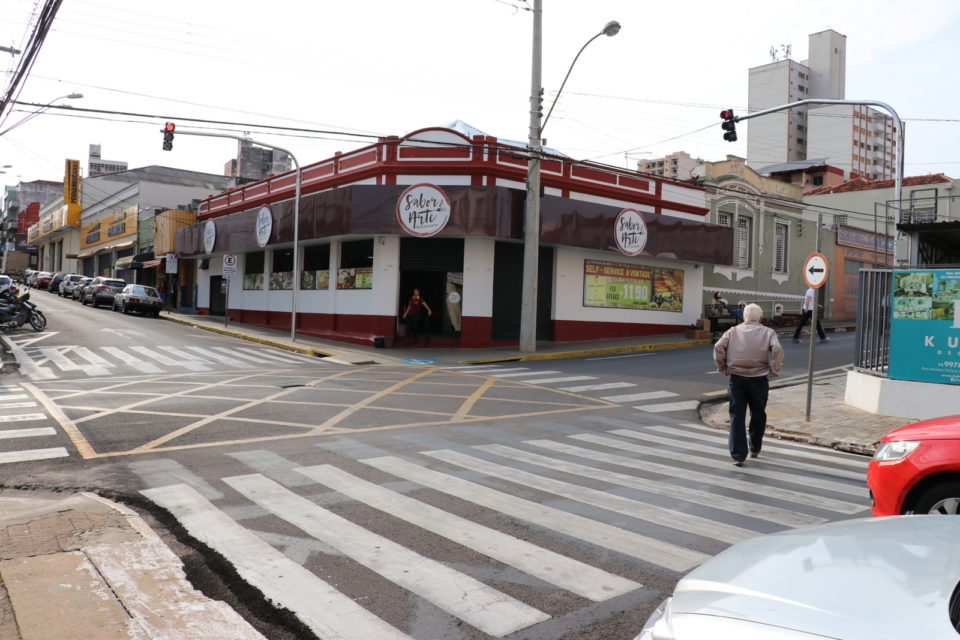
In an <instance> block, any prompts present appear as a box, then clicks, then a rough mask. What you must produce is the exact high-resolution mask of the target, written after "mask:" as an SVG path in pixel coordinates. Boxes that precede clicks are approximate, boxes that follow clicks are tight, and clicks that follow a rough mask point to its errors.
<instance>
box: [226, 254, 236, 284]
mask: <svg viewBox="0 0 960 640" xmlns="http://www.w3.org/2000/svg"><path fill="white" fill-rule="evenodd" d="M236 272H237V256H236V255H234V254H232V253H225V254H223V277H225V278H231V277H233V274H235V273H236Z"/></svg>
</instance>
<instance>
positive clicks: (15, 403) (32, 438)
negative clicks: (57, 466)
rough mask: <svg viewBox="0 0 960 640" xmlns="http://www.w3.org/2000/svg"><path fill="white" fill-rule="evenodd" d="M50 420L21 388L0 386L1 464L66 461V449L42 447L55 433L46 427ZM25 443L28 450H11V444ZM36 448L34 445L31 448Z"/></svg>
mask: <svg viewBox="0 0 960 640" xmlns="http://www.w3.org/2000/svg"><path fill="white" fill-rule="evenodd" d="M49 423H50V418H49V416H48V415H47V413H46V411H45V410H44V407H42V406H41V405H40V403H39V402H37V400H36V397H35V396H34V395H33V394H32V393H30V392H29V391H28V390H27V389H25V388H24V387H23V386H21V385H14V384H5V385H0V464H8V463H12V462H30V461H36V460H50V459H52V458H66V457H67V456H69V455H70V454H69V453H68V452H67V449H66V448H65V447H49V446H43V445H44V444H46V443H45V442H44V441H45V440H46V441H47V442H49V439H50V437H57V436H58V431H57V429H55V428H54V427H51V426H37V425H38V424H44V425H49ZM14 442H16V443H17V444H18V445H19V444H22V443H24V442H26V443H28V444H27V446H28V447H33V448H27V449H22V450H19V451H18V450H13V449H14V447H13V446H11V445H12V443H14ZM34 445H36V446H34Z"/></svg>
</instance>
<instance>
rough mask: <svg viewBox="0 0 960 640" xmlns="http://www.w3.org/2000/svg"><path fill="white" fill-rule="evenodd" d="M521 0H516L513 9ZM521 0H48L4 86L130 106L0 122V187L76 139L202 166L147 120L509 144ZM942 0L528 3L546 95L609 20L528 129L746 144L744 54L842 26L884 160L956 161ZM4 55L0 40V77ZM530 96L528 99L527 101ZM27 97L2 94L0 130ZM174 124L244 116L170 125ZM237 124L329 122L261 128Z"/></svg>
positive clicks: (219, 144)
mask: <svg viewBox="0 0 960 640" xmlns="http://www.w3.org/2000/svg"><path fill="white" fill-rule="evenodd" d="M37 4H40V1H39V0H36V1H35V0H0V46H4V47H15V48H18V49H24V47H25V43H26V40H27V38H28V37H29V31H30V29H32V26H33V24H34V20H35V15H34V12H35V10H36V6H35V5H37ZM532 4H533V0H529V5H530V6H532ZM528 8H529V7H528V5H527V3H526V2H524V1H523V0H405V1H401V0H340V1H337V2H334V1H332V0H312V1H307V0H298V1H294V0H274V1H273V2H267V3H264V2H249V1H247V0H234V1H232V2H219V1H215V0H213V1H211V0H204V1H197V0H193V1H190V2H188V1H186V0H167V1H165V2H163V3H146V2H130V1H129V0H64V2H63V5H62V6H61V8H60V11H59V13H58V15H57V17H56V20H55V22H54V25H53V29H52V30H51V32H50V33H49V35H48V36H47V39H46V42H45V43H44V45H43V48H42V50H41V52H40V55H39V58H38V59H37V61H36V64H35V65H34V67H33V69H32V72H31V73H30V75H29V77H28V78H27V80H26V82H25V83H24V85H23V88H22V91H21V93H20V95H19V100H21V101H26V102H35V103H39V104H47V103H49V102H50V101H52V100H54V99H55V98H58V97H59V96H64V95H66V94H68V93H71V92H81V93H83V94H84V98H83V99H80V100H59V101H58V102H57V104H71V105H73V106H76V107H85V108H90V109H99V110H105V111H120V112H132V113H138V114H149V116H150V117H145V116H128V115H110V114H101V115H93V114H86V115H85V117H77V116H81V115H83V114H79V113H76V114H73V116H74V117H70V116H69V115H65V114H64V113H63V112H62V111H58V110H54V109H51V110H49V111H47V112H46V113H44V114H41V115H39V116H37V117H35V118H33V119H31V120H30V121H29V122H25V123H24V124H22V125H19V126H16V127H15V128H14V129H13V130H11V131H9V132H8V133H6V134H4V135H2V136H0V166H2V165H7V164H10V165H13V166H12V167H11V168H8V169H3V170H4V171H6V173H5V174H4V175H0V183H2V184H15V183H16V182H18V181H19V180H35V179H47V180H61V179H62V178H63V164H64V159H66V158H76V159H79V160H80V161H81V166H82V167H83V172H84V174H85V173H86V164H87V156H88V149H89V145H90V144H91V143H99V144H101V145H102V151H103V158H104V159H106V160H122V161H126V162H128V163H129V165H130V167H131V168H132V167H140V166H146V165H151V164H159V165H165V166H172V167H179V168H183V169H190V170H195V171H204V172H208V173H215V174H222V173H223V165H224V163H225V162H226V161H227V160H228V159H229V158H231V157H233V156H235V153H236V143H235V142H233V141H231V140H224V139H211V138H198V137H187V136H183V135H180V136H177V138H176V140H175V142H174V150H173V151H162V150H161V143H162V134H161V133H160V129H161V127H162V125H163V123H164V122H165V121H174V122H176V123H177V125H178V127H179V129H181V130H188V129H193V130H204V131H220V132H227V133H233V134H238V133H243V132H244V131H248V132H250V135H251V136H252V137H253V138H254V139H258V140H263V141H264V142H268V143H270V144H274V145H278V146H281V147H285V148H288V149H290V150H291V151H293V152H294V154H295V155H296V156H297V158H298V160H299V161H300V163H301V164H302V165H307V164H310V163H313V162H317V161H320V160H323V159H325V158H327V157H329V156H331V155H333V153H334V152H335V151H349V150H352V149H355V148H359V147H361V146H363V145H364V144H366V143H367V142H368V141H369V140H370V138H365V137H358V136H349V135H346V134H369V135H374V136H376V135H403V134H405V133H409V132H411V131H414V130H416V129H420V128H423V127H428V126H440V125H444V124H447V123H449V122H451V121H453V120H457V119H460V120H463V121H465V122H467V123H469V124H470V125H472V126H474V127H476V128H478V129H481V130H483V131H484V132H486V133H488V134H490V135H494V136H497V137H500V138H505V139H513V140H526V138H527V135H528V100H529V93H530V66H531V64H530V63H531V33H532V14H531V12H530V11H529V10H528ZM958 14H960V2H955V1H952V0H913V1H912V2H909V3H908V2H902V1H892V0H874V1H871V2H860V1H851V2H833V1H829V2H828V1H826V0H804V1H802V2H799V1H797V2H795V1H792V0H781V1H779V2H775V3H774V2H769V1H767V0H765V1H762V2H761V1H756V2H755V1H750V0H747V1H741V2H736V3H731V2H715V1H713V2H705V1H701V0H687V1H686V2H645V1H641V0H591V1H590V2H584V1H583V0H544V16H543V27H544V54H543V59H544V60H543V85H544V88H545V90H546V103H547V106H549V103H550V101H551V100H553V98H554V96H555V95H556V91H557V89H558V88H559V87H560V83H561V82H562V80H563V76H564V74H565V73H566V71H567V69H568V67H569V65H570V63H571V61H572V60H573V57H574V56H575V55H576V53H577V51H578V50H579V49H580V47H581V46H582V45H583V44H584V43H585V42H586V41H587V40H588V39H589V38H590V37H592V36H593V35H594V34H596V33H598V32H599V31H600V29H601V28H602V27H603V25H604V24H605V23H606V22H607V21H608V20H618V21H619V22H620V23H621V24H622V25H623V30H622V31H621V32H620V34H619V35H617V36H615V37H613V38H606V37H601V38H599V39H597V40H596V41H594V42H593V43H592V44H591V45H590V46H589V47H588V48H587V49H586V50H585V51H584V53H583V55H582V56H581V58H580V60H579V62H578V63H577V65H576V67H575V68H574V70H573V72H572V74H571V76H570V79H569V81H568V83H567V86H566V88H565V89H564V94H563V96H562V97H561V98H560V100H559V102H558V104H557V107H556V110H555V111H554V114H553V116H552V117H551V119H550V122H549V124H548V126H547V127H546V130H545V131H544V136H545V137H546V138H547V141H548V144H549V146H551V147H553V148H555V149H558V150H560V151H563V152H564V153H566V154H568V155H570V156H573V157H575V158H578V159H585V158H590V159H596V160H598V161H601V162H605V163H608V164H612V165H616V166H620V167H625V166H628V165H629V166H630V167H636V161H637V160H638V159H642V158H650V157H657V156H662V155H664V154H666V153H670V152H674V151H680V150H683V151H686V152H688V153H690V154H691V155H693V156H695V157H701V158H703V159H705V160H723V159H725V156H726V154H737V155H741V156H743V155H745V154H746V142H745V140H746V135H747V134H748V129H747V127H746V126H745V124H741V125H740V127H739V131H740V141H739V142H737V143H733V144H730V143H726V142H724V141H723V139H722V131H721V129H720V125H719V121H720V120H719V111H720V110H721V109H723V108H725V107H732V108H733V109H734V110H735V111H740V112H745V111H746V105H747V78H748V75H747V70H748V69H749V68H750V67H755V66H759V65H763V64H767V63H769V62H771V57H770V49H771V47H774V48H776V49H780V48H781V46H782V45H790V46H791V47H792V54H793V55H792V57H793V59H795V60H798V61H803V60H805V59H806V58H807V36H808V35H809V34H811V33H815V32H818V31H823V30H825V29H834V30H836V31H838V32H840V33H842V34H844V35H846V36H847V70H846V97H847V98H848V99H864V100H880V101H883V102H886V103H888V104H890V105H891V106H892V107H894V108H895V109H896V110H897V112H898V113H899V114H900V116H901V118H903V119H904V120H905V121H906V123H907V126H906V174H907V175H917V174H924V173H936V172H944V173H946V174H947V175H950V176H952V177H960V109H958V108H957V105H958V104H960V100H958V95H957V94H958V92H960V88H958V84H957V83H956V82H955V79H954V73H953V71H954V68H955V66H956V61H957V60H960V55H958V54H960V38H957V35H956V34H957V33H958V32H960V29H958V27H960V25H958ZM17 61H18V58H17V57H13V56H10V55H9V54H5V53H0V72H2V73H3V77H2V85H3V87H4V89H6V86H7V85H8V83H9V82H10V77H11V72H12V71H13V70H14V69H15V68H16V64H17ZM545 109H546V107H545ZM31 110H35V109H30V108H25V107H17V108H16V110H15V111H14V112H13V113H12V114H10V115H9V117H7V118H6V120H5V121H4V122H3V124H2V126H0V130H3V129H5V128H7V127H10V126H11V125H15V124H16V123H17V122H18V121H19V120H21V119H22V118H23V117H24V116H26V115H28V113H29V112H30V111H31ZM184 118H202V119H208V120H214V121H223V122H237V123H247V124H246V125H241V126H236V125H232V124H230V125H227V124H224V125H208V127H216V128H203V129H201V128H200V127H199V126H196V125H191V124H190V123H188V122H187V121H186V120H184ZM257 125H275V126H287V127H302V128H305V129H313V130H324V131H329V132H332V133H312V134H308V133H303V134H291V135H282V136H281V135H276V134H274V133H271V132H270V131H269V130H267V129H264V128H262V126H257Z"/></svg>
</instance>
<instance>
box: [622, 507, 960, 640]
mask: <svg viewBox="0 0 960 640" xmlns="http://www.w3.org/2000/svg"><path fill="white" fill-rule="evenodd" d="M958 634H960V518H954V517H948V516H927V515H924V516H900V517H889V518H871V519H862V520H848V521H843V522H835V523H832V524H827V525H821V526H817V527H808V528H803V529H795V530H792V531H784V532H782V533H776V534H772V535H768V536H761V537H758V538H752V539H750V540H745V541H743V542H740V543H738V544H736V545H734V546H732V547H730V548H729V549H727V550H726V551H724V552H723V553H721V554H720V555H718V556H716V557H714V558H712V559H710V560H708V561H707V562H705V563H704V564H702V565H701V566H700V567H698V568H696V569H694V570H693V571H692V572H690V573H689V574H688V575H687V576H686V577H684V578H683V579H682V580H680V582H678V583H677V586H676V589H675V590H674V592H673V595H672V596H671V597H670V598H667V600H665V601H664V602H663V603H662V604H661V605H660V607H658V608H657V610H656V611H654V613H653V615H651V616H650V619H649V620H647V623H646V625H644V627H643V630H642V631H641V632H640V635H639V636H637V637H636V639H635V640H708V639H709V640H734V639H735V640H825V639H827V638H830V639H831V640H839V639H842V640H894V639H896V640H905V639H907V638H909V639H911V640H912V639H916V640H920V639H921V638H922V639H923V640H958V638H960V635H958Z"/></svg>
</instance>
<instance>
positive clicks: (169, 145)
mask: <svg viewBox="0 0 960 640" xmlns="http://www.w3.org/2000/svg"><path fill="white" fill-rule="evenodd" d="M176 128H177V125H175V124H173V123H172V122H168V123H167V124H166V125H165V126H164V127H163V150H164V151H173V132H174V130H175V129H176Z"/></svg>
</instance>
